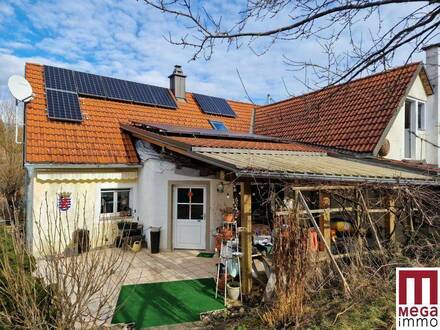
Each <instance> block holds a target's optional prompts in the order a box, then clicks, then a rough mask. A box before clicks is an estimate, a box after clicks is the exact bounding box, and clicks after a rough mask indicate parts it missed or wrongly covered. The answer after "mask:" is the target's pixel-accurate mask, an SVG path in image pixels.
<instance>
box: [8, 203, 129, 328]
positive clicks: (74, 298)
mask: <svg viewBox="0 0 440 330" xmlns="http://www.w3.org/2000/svg"><path fill="white" fill-rule="evenodd" d="M85 204H86V198H85V196H84V198H83V199H82V200H77V201H75V205H77V206H76V207H75V210H74V212H73V214H72V215H71V216H69V213H68V212H62V211H60V210H58V209H57V208H56V207H51V206H50V204H49V203H48V202H47V201H46V203H45V205H43V206H42V210H43V211H42V212H41V214H40V215H39V217H38V219H35V221H34V226H35V233H36V235H35V238H34V242H35V245H34V246H33V251H32V252H33V255H35V258H34V257H33V256H32V254H31V251H29V250H27V249H26V248H25V245H24V242H23V239H22V237H21V236H20V234H19V233H18V232H17V233H15V232H14V231H12V232H11V234H12V235H11V239H12V243H11V244H12V245H11V246H12V251H13V254H14V260H16V261H14V262H17V263H18V264H17V267H13V266H11V262H10V261H8V260H7V258H6V257H5V255H4V254H2V256H3V260H2V262H1V263H0V266H1V267H0V283H1V291H0V296H2V297H6V298H7V299H1V300H2V301H7V302H8V305H7V306H5V305H3V306H2V307H3V308H2V309H1V310H0V321H1V323H2V324H3V325H4V326H6V327H8V328H23V329H52V328H53V329H55V328H56V329H72V328H76V329H95V328H98V327H101V326H103V325H105V324H108V323H109V321H110V319H111V317H112V315H113V312H114V307H115V306H116V300H117V297H118V294H119V290H120V287H121V285H122V283H123V282H124V280H125V277H126V275H127V273H128V271H129V268H130V264H131V262H132V260H133V258H134V254H129V253H128V254H127V253H125V252H124V251H123V250H122V249H119V248H112V247H109V246H106V245H107V243H106V241H105V239H104V237H105V233H106V231H108V230H109V229H110V227H109V226H110V224H109V223H103V224H94V223H93V221H90V220H91V219H89V218H87V217H86V216H85V206H86V205H85ZM12 228H14V227H12ZM2 243H4V241H2ZM0 247H2V246H1V244H0ZM2 248H4V247H2ZM5 258H6V259H5ZM25 261H27V262H28V263H29V266H28V267H23V264H24V262H25ZM42 302H44V304H43V303H42Z"/></svg>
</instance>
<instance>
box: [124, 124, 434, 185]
mask: <svg viewBox="0 0 440 330" xmlns="http://www.w3.org/2000/svg"><path fill="white" fill-rule="evenodd" d="M121 128H122V129H123V130H125V131H127V132H129V133H130V134H132V136H133V137H135V138H139V139H142V140H144V141H146V142H149V143H151V144H153V145H156V146H159V147H161V148H163V149H164V150H165V149H167V150H169V151H171V152H173V153H177V154H180V155H182V156H184V157H189V158H192V159H195V160H197V161H200V162H203V163H206V164H208V165H210V166H215V167H217V168H219V169H223V170H225V171H226V172H227V173H229V174H232V175H235V176H236V177H252V178H257V177H258V178H266V179H284V180H297V179H299V180H317V181H339V182H359V183H362V182H368V183H389V184H417V185H440V179H439V178H438V177H433V176H430V175H428V174H426V173H424V172H422V171H416V170H409V169H406V168H402V167H399V166H393V165H389V164H383V165H382V164H379V163H378V162H377V161H376V162H375V161H373V160H370V161H368V160H366V159H358V158H354V157H348V156H342V155H333V154H330V155H329V154H328V153H327V152H324V151H321V150H319V149H318V150H316V148H314V147H312V146H311V147H308V146H307V145H303V144H301V145H300V144H295V143H286V142H273V143H265V141H256V140H253V141H251V142H250V141H249V140H246V139H242V140H237V139H235V138H234V139H227V138H226V137H216V138H210V139H206V137H200V136H193V137H190V136H183V137H182V136H181V135H171V136H168V135H163V134H159V133H157V132H151V131H150V130H149V128H148V127H143V126H137V125H132V124H122V125H121Z"/></svg>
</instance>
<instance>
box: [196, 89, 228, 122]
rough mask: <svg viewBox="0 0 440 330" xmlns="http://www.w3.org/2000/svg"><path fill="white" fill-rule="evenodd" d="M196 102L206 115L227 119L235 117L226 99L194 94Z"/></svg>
mask: <svg viewBox="0 0 440 330" xmlns="http://www.w3.org/2000/svg"><path fill="white" fill-rule="evenodd" d="M193 96H194V98H195V100H196V102H197V103H198V104H199V106H200V108H201V109H202V111H203V112H204V113H208V114H210V115H218V116H225V117H235V112H234V110H232V108H231V106H230V105H229V104H228V102H226V100H225V99H222V98H219V97H214V96H207V95H202V94H193Z"/></svg>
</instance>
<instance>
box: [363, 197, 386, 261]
mask: <svg viewBox="0 0 440 330" xmlns="http://www.w3.org/2000/svg"><path fill="white" fill-rule="evenodd" d="M358 194H359V200H360V202H361V206H362V208H363V210H364V212H365V214H366V216H367V219H368V221H369V222H370V226H371V229H372V230H373V234H374V237H375V238H376V243H377V246H378V247H379V250H380V252H381V253H382V254H383V253H384V249H383V247H382V244H381V243H380V239H379V235H378V234H377V230H376V226H375V225H374V222H373V219H371V215H370V213H369V212H368V207H367V203H366V202H365V198H364V195H362V192H361V191H360V190H358Z"/></svg>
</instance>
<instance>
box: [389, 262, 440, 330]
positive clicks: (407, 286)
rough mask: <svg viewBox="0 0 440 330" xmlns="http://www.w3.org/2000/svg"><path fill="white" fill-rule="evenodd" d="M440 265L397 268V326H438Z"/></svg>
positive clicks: (439, 322) (399, 327) (410, 327)
mask: <svg viewBox="0 0 440 330" xmlns="http://www.w3.org/2000/svg"><path fill="white" fill-rule="evenodd" d="M439 276H440V268H397V281H396V328H397V329H405V330H408V329H438V328H439V327H440V319H439V315H438V312H439V307H440V306H439V297H440V294H439V288H440V287H439V282H440V280H439Z"/></svg>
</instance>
